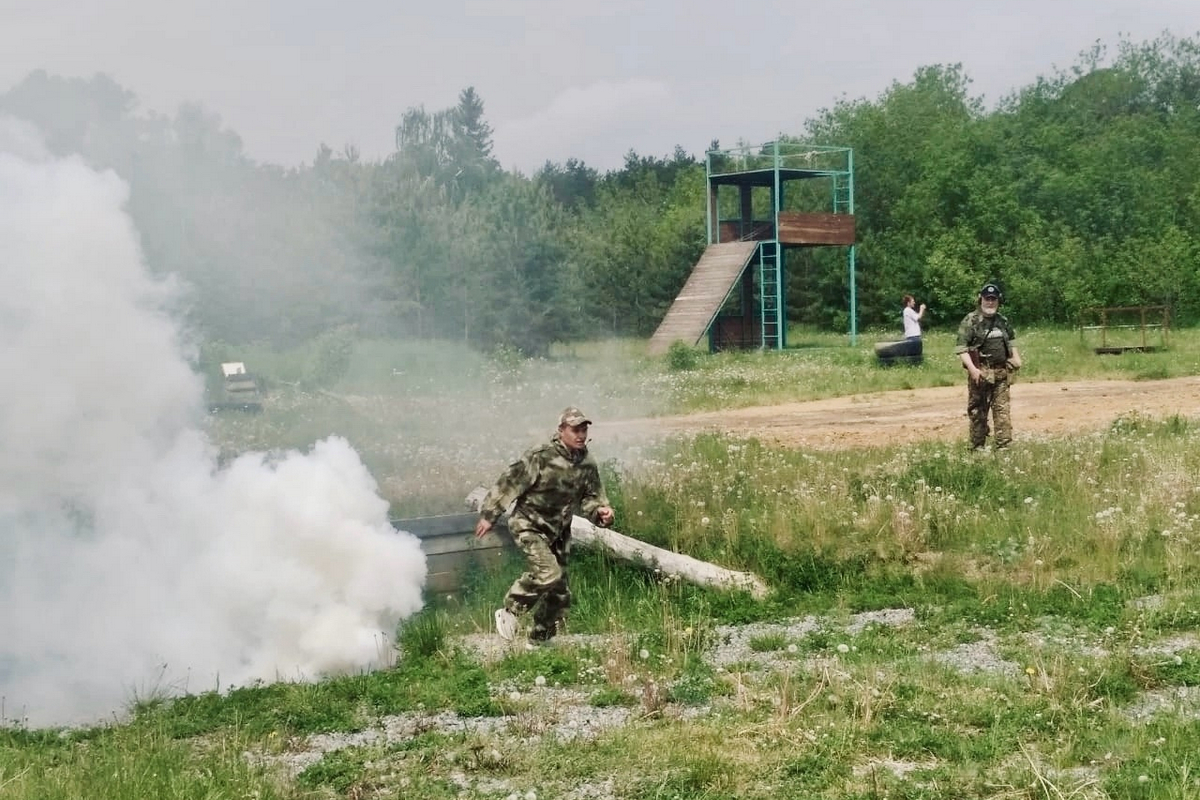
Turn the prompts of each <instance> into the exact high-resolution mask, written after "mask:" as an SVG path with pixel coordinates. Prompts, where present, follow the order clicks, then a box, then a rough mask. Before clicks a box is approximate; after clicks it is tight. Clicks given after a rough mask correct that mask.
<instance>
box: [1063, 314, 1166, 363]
mask: <svg viewBox="0 0 1200 800" xmlns="http://www.w3.org/2000/svg"><path fill="white" fill-rule="evenodd" d="M1170 330H1171V309H1170V307H1169V306H1106V307H1103V308H1086V309H1084V310H1083V311H1082V312H1081V314H1080V323H1079V337H1080V340H1081V341H1084V342H1085V343H1086V341H1087V337H1088V336H1089V335H1091V336H1092V337H1095V336H1097V335H1098V336H1099V338H1100V343H1099V345H1093V346H1092V350H1093V352H1095V353H1096V355H1120V354H1121V353H1129V352H1134V353H1153V352H1154V351H1156V350H1159V349H1161V348H1165V347H1166V346H1167V338H1168V335H1169V334H1170Z"/></svg>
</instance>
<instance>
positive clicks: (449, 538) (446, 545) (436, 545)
mask: <svg viewBox="0 0 1200 800" xmlns="http://www.w3.org/2000/svg"><path fill="white" fill-rule="evenodd" d="M478 519H479V515H478V514H446V515H443V516H438V517H410V518H408V519H394V520H392V526H393V527H394V528H396V529H397V530H402V531H408V532H409V533H411V534H413V535H414V536H416V537H417V538H418V539H420V540H421V550H422V551H424V553H425V564H426V567H427V568H428V575H427V577H426V582H425V589H426V591H430V592H453V591H455V590H457V589H460V588H462V586H463V584H464V582H465V581H464V579H465V577H466V576H467V575H468V573H469V571H470V570H471V569H474V568H478V567H481V566H487V565H489V564H494V563H498V562H499V561H500V559H502V558H504V556H505V552H506V551H507V550H510V549H513V547H514V545H513V542H512V537H511V536H509V533H508V528H507V527H506V526H505V524H504V520H503V519H501V521H500V522H498V523H496V526H495V527H494V528H492V532H491V533H489V534H488V535H487V536H485V537H483V538H482V539H476V538H475V523H476V521H477V520H478ZM513 577H514V578H515V577H516V574H514V575H513Z"/></svg>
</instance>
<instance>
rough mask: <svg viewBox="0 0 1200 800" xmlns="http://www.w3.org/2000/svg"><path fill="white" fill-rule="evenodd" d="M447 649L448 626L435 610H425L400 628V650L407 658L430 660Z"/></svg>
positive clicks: (405, 621)
mask: <svg viewBox="0 0 1200 800" xmlns="http://www.w3.org/2000/svg"><path fill="white" fill-rule="evenodd" d="M445 647H446V624H445V621H444V620H443V619H442V616H441V615H440V614H439V613H438V612H437V611H436V610H434V609H430V608H425V609H423V610H421V611H420V612H419V613H417V614H415V615H413V616H411V617H409V618H408V619H406V620H404V622H403V623H401V626H400V650H401V652H403V653H404V655H405V657H411V658H413V659H417V660H419V659H428V658H432V657H433V656H435V655H437V654H438V653H441V652H442V651H443V650H444V649H445Z"/></svg>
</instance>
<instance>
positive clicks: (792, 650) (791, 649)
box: [787, 644, 799, 653]
mask: <svg viewBox="0 0 1200 800" xmlns="http://www.w3.org/2000/svg"><path fill="white" fill-rule="evenodd" d="M797 650H799V648H798V647H796V645H794V644H789V645H788V646H787V651H788V652H789V653H795V652H796V651H797Z"/></svg>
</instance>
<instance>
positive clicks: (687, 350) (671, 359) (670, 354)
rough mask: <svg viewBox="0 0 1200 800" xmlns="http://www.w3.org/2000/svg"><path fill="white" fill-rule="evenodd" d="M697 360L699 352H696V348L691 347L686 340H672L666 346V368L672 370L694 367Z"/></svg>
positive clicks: (681, 370) (680, 370)
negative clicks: (669, 344) (668, 345)
mask: <svg viewBox="0 0 1200 800" xmlns="http://www.w3.org/2000/svg"><path fill="white" fill-rule="evenodd" d="M699 362H700V354H699V353H697V352H696V348H694V347H691V346H690V345H688V343H687V342H681V341H674V342H671V346H670V347H668V348H667V369H669V370H671V371H672V372H683V371H686V370H689V369H695V368H696V364H698V363H699Z"/></svg>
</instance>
